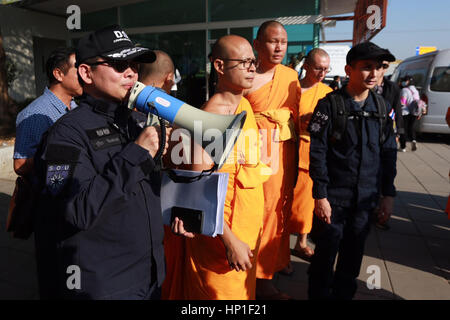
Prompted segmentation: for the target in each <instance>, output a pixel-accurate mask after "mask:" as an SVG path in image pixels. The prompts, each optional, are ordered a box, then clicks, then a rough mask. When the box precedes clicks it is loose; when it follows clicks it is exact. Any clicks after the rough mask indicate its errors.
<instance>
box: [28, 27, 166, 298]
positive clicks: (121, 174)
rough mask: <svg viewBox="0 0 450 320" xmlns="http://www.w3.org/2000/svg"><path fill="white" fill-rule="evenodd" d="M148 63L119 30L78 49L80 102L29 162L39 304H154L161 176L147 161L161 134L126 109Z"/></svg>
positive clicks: (160, 274) (159, 271) (99, 34)
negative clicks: (35, 192) (33, 179)
mask: <svg viewBox="0 0 450 320" xmlns="http://www.w3.org/2000/svg"><path fill="white" fill-rule="evenodd" d="M154 60H155V54H154V53H153V52H152V51H150V50H148V49H146V48H140V47H135V46H134V44H133V43H132V42H131V40H130V39H129V38H128V36H127V35H126V33H125V32H124V31H123V30H122V29H121V28H120V27H119V26H111V27H107V28H104V29H102V30H98V31H96V32H94V33H92V34H90V35H87V36H85V37H84V38H82V39H80V41H79V43H78V46H77V49H76V66H77V67H78V74H79V77H80V79H81V81H82V84H83V89H84V95H83V96H82V99H81V101H80V105H79V107H78V108H77V109H75V110H74V111H73V112H71V113H69V114H67V115H66V116H63V117H62V118H60V119H59V120H58V121H57V122H56V123H55V124H54V126H53V127H52V128H51V129H50V130H49V132H48V134H47V136H46V137H45V138H44V139H43V142H42V144H41V145H40V147H39V150H38V152H37V154H36V156H35V164H36V176H37V185H38V186H39V187H40V190H41V192H40V194H39V199H38V206H37V212H36V226H35V237H36V238H35V240H36V257H37V267H38V278H39V286H40V293H41V298H43V299H46V298H50V299H52V298H57V299H61V298H63V299H155V298H158V297H159V292H160V290H159V288H160V286H161V284H162V281H163V280H164V276H165V271H164V253H163V252H164V249H163V245H162V240H163V225H162V217H161V207H160V198H159V193H160V175H159V172H158V171H157V170H155V165H156V163H155V161H154V159H153V157H154V156H155V154H156V153H157V151H158V149H159V133H158V129H157V128H155V127H145V120H146V117H145V116H144V115H143V114H140V113H138V112H135V111H130V110H128V109H127V108H126V104H125V103H126V102H127V99H128V96H129V92H130V89H131V87H132V86H133V84H134V83H135V82H136V80H137V77H138V74H137V71H138V70H137V68H138V65H139V63H140V62H146V63H150V62H153V61H154ZM169 133H170V130H168V131H167V135H168V134H169ZM166 141H167V140H166ZM165 148H167V143H166V146H165Z"/></svg>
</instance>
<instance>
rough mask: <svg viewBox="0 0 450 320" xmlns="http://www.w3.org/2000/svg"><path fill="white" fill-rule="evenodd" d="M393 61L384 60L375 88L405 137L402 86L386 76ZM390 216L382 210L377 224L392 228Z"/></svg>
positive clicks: (399, 131)
mask: <svg viewBox="0 0 450 320" xmlns="http://www.w3.org/2000/svg"><path fill="white" fill-rule="evenodd" d="M385 50H387V49H385ZM393 61H395V57H394V56H393V55H392V57H391V59H389V60H384V61H383V64H382V67H383V69H381V75H380V79H378V84H377V85H376V86H375V88H374V90H375V92H376V93H378V94H379V95H382V96H383V97H384V99H386V101H387V102H388V103H389V104H390V105H391V107H392V109H391V110H390V111H389V116H390V117H391V118H392V117H393V118H394V121H395V122H394V123H395V124H394V128H395V130H394V131H395V133H396V134H397V136H399V137H403V136H404V135H405V125H404V123H403V116H402V104H401V103H400V88H399V86H398V85H397V84H396V83H395V82H393V81H390V80H389V79H388V78H387V77H385V76H384V74H385V73H386V71H387V69H388V68H389V63H390V62H393ZM389 218H390V216H388V215H386V214H385V213H384V212H380V215H379V217H378V218H377V221H376V224H375V225H376V226H377V227H378V228H380V229H383V230H388V229H389V228H390V227H389V225H388V220H389Z"/></svg>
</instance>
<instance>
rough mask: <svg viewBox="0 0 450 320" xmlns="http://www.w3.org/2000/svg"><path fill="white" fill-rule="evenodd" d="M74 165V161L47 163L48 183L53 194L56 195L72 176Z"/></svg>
mask: <svg viewBox="0 0 450 320" xmlns="http://www.w3.org/2000/svg"><path fill="white" fill-rule="evenodd" d="M74 166H75V164H73V163H67V164H49V165H47V176H46V185H47V188H48V191H49V192H50V193H51V194H52V195H54V196H55V195H57V194H59V193H60V192H61V190H62V188H63V187H64V186H65V185H66V183H67V180H69V178H70V177H71V175H72V172H73V167H74Z"/></svg>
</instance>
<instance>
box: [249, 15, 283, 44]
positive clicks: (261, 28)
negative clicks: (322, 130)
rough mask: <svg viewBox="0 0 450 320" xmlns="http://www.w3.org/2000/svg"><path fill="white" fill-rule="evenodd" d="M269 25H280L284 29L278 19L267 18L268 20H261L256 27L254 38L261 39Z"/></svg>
mask: <svg viewBox="0 0 450 320" xmlns="http://www.w3.org/2000/svg"><path fill="white" fill-rule="evenodd" d="M269 27H280V28H283V29H284V26H283V24H281V23H280V22H278V21H275V20H269V21H266V22H263V24H262V25H260V26H259V28H258V32H257V33H256V39H258V40H261V39H262V37H263V36H264V33H265V32H266V30H267V28H269ZM284 30H286V29H284Z"/></svg>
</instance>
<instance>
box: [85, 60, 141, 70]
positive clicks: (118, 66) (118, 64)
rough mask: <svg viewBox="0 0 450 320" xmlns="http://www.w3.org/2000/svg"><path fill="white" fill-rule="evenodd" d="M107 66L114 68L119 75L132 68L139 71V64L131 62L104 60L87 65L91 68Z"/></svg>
mask: <svg viewBox="0 0 450 320" xmlns="http://www.w3.org/2000/svg"><path fill="white" fill-rule="evenodd" d="M101 64H103V65H107V66H108V67H111V68H113V69H114V70H116V71H117V72H119V73H122V72H124V71H125V70H127V69H128V68H131V69H132V70H133V71H135V72H137V71H138V70H139V62H136V61H131V60H103V61H97V62H92V63H87V65H89V66H98V65H101Z"/></svg>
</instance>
